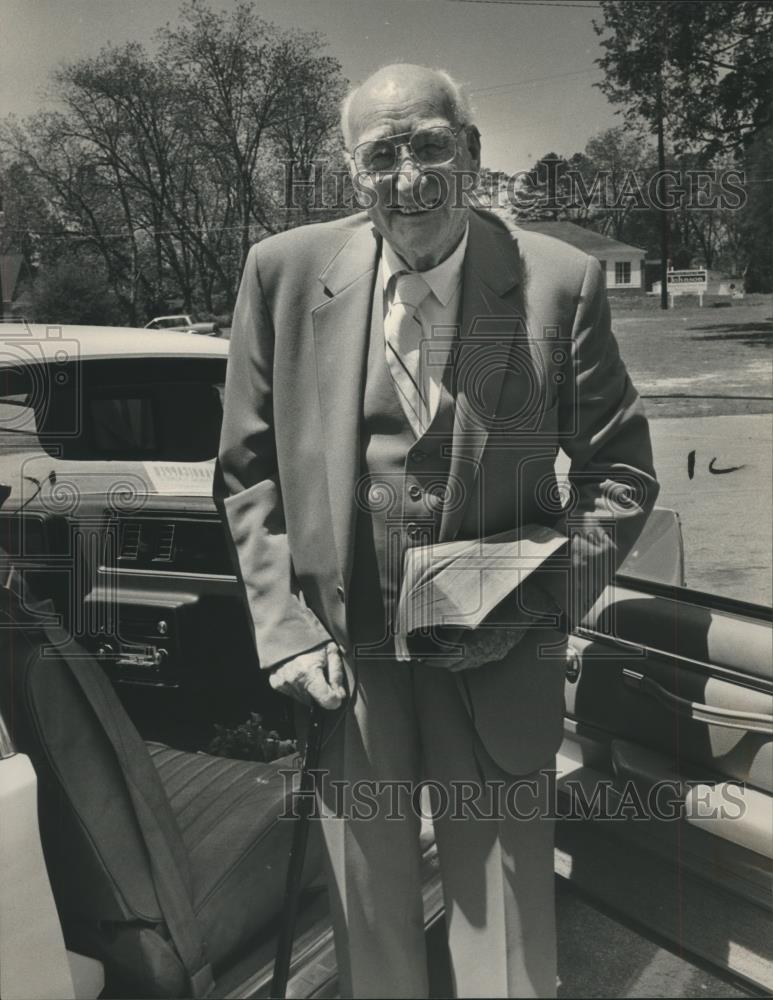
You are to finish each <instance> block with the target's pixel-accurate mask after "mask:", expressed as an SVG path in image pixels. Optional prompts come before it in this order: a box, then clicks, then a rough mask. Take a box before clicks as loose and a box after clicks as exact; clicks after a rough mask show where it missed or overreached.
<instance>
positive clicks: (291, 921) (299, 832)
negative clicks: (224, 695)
mask: <svg viewBox="0 0 773 1000" xmlns="http://www.w3.org/2000/svg"><path fill="white" fill-rule="evenodd" d="M324 711H325V710H324V709H323V708H322V707H321V705H318V704H317V702H316V701H315V702H312V706H311V716H310V718H309V732H308V736H307V738H306V749H305V752H304V754H303V764H302V766H301V781H300V786H299V789H298V792H299V797H298V818H297V820H296V821H295V828H294V829H293V840H292V845H291V846H290V858H289V861H288V863H287V880H286V882H285V898H284V905H283V907H282V923H281V925H280V927H279V939H278V941H277V946H276V958H275V959H274V974H273V976H272V977H271V994H270V995H271V998H272V1000H284V996H285V994H286V992H287V980H288V977H289V973H290V958H291V957H292V951H293V937H294V935H295V920H296V917H297V915H298V898H299V896H300V894H301V879H302V877H303V863H304V861H305V859H306V844H307V843H308V839H309V822H310V818H311V812H312V810H313V808H314V787H315V779H314V772H315V771H316V770H317V768H318V766H319V755H320V751H321V749H322V719H323V717H324Z"/></svg>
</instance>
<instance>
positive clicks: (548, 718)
mask: <svg viewBox="0 0 773 1000" xmlns="http://www.w3.org/2000/svg"><path fill="white" fill-rule="evenodd" d="M379 251H380V247H379V240H378V239H377V238H376V235H375V233H374V231H373V228H372V226H371V224H370V221H369V220H368V218H367V216H365V215H364V214H359V215H356V216H353V217H351V218H348V219H345V220H340V221H335V222H330V223H324V224H320V225H312V226H307V227H302V228H299V229H295V230H291V231H289V232H286V233H282V234H280V235H277V236H273V237H271V238H269V239H266V240H264V241H262V242H261V243H259V244H257V245H255V246H254V247H253V248H252V250H251V251H250V254H249V257H248V259H247V263H246V267H245V271H244V275H243V278H242V285H241V289H240V292H239V296H238V301H237V304H236V308H235V312H234V317H233V326H232V331H231V352H230V357H229V361H228V375H227V381H226V394H225V413H224V420H223V430H222V438H221V446H220V453H219V459H218V466H217V470H216V477H215V498H216V500H217V501H218V502H219V503H220V504H221V508H222V509H223V510H224V515H225V519H226V521H227V524H228V527H229V529H230V535H231V539H232V541H233V545H234V549H235V558H236V560H237V564H238V570H239V573H240V575H241V578H242V581H243V584H244V588H245V595H246V598H247V602H248V605H249V609H250V614H251V617H252V621H253V623H254V628H255V638H256V644H257V649H258V654H259V657H260V661H261V664H262V666H263V667H265V668H270V667H272V666H274V665H276V664H277V663H279V662H280V661H282V660H285V659H287V658H289V657H292V656H293V655H295V654H298V653H300V652H303V651H305V650H308V649H310V648H312V647H314V646H316V645H318V644H319V643H320V642H322V641H324V640H325V639H327V638H328V637H330V636H332V637H333V639H334V640H335V641H336V642H337V643H338V644H339V645H340V646H341V647H342V649H343V650H344V651H345V655H348V653H350V652H351V650H350V640H349V635H348V631H347V623H346V597H347V595H346V592H347V587H348V583H349V579H350V576H351V568H352V557H353V541H354V525H355V483H356V481H357V476H358V461H359V460H358V456H359V454H360V447H359V444H360V442H359V431H360V416H361V406H362V395H363V386H364V379H365V361H366V352H367V341H368V333H369V326H370V316H371V302H372V295H373V292H374V287H375V285H376V281H377V277H378V267H377V264H378V260H379ZM455 364H456V374H457V395H456V410H455V417H454V432H453V442H452V450H451V473H450V479H451V480H453V485H454V491H453V492H454V496H455V498H457V499H455V500H454V502H453V503H450V504H448V505H446V507H445V508H444V512H443V517H442V522H441V528H440V538H439V540H440V541H445V540H448V539H452V538H455V537H469V538H474V537H482V536H485V535H491V534H495V533H497V532H500V531H503V530H505V529H507V528H512V527H515V526H517V525H519V524H524V523H527V522H529V521H541V522H543V523H548V524H556V525H557V526H559V527H560V528H561V529H562V530H565V531H566V533H567V535H568V536H569V537H570V543H569V546H568V553H566V554H565V555H564V556H560V557H558V558H553V559H552V560H551V561H550V562H549V563H548V564H547V565H546V566H545V567H544V568H542V569H540V570H539V571H537V573H535V574H534V575H533V584H532V588H531V593H532V595H536V594H537V593H538V594H539V597H540V598H544V595H545V594H549V595H550V598H551V602H552V604H553V606H555V607H556V608H560V609H562V610H563V611H564V612H565V613H566V616H565V618H564V619H563V621H564V622H567V623H568V624H569V626H570V627H571V626H572V625H574V624H577V623H578V622H579V621H580V620H581V619H582V617H583V616H584V614H585V613H586V611H587V610H588V609H589V607H590V606H591V605H592V604H593V603H594V602H595V600H596V598H597V597H598V596H599V594H600V593H601V591H602V590H603V588H604V587H605V586H606V584H607V583H608V582H610V580H611V578H612V575H613V574H614V571H615V569H616V568H617V566H619V564H620V563H621V562H622V560H623V558H624V557H625V555H626V554H627V553H628V551H629V550H630V549H631V547H632V546H633V544H634V542H635V541H636V538H637V537H638V535H639V533H640V531H641V529H642V527H643V524H644V522H645V520H646V517H647V515H648V513H649V511H650V510H651V508H652V506H653V505H654V502H655V498H656V496H657V492H658V484H657V481H656V479H655V472H654V468H653V463H652V450H651V445H650V437H649V430H648V425H647V421H646V418H645V416H644V411H643V406H642V403H641V401H640V399H639V397H638V395H637V393H636V390H635V389H634V387H633V385H632V383H631V381H630V379H629V377H628V373H627V371H626V369H625V365H624V364H623V361H622V359H621V358H620V354H619V351H618V347H617V343H616V341H615V338H614V336H613V334H612V332H611V328H610V317H609V307H608V304H607V298H606V292H605V289H604V283H603V276H602V272H601V268H600V265H599V263H598V261H596V260H595V258H592V257H590V256H588V255H586V254H584V253H582V252H580V251H579V250H576V249H574V248H572V247H570V246H568V245H566V244H564V243H561V242H559V241H557V240H554V239H552V238H550V237H546V236H543V235H540V234H536V233H530V232H525V231H519V230H517V229H514V230H512V231H510V230H508V229H507V227H506V226H505V225H504V224H503V223H502V222H501V221H500V220H499V219H497V218H495V217H494V216H492V215H491V214H489V213H486V212H477V211H476V212H472V213H471V218H470V235H469V243H468V248H467V253H466V256H465V262H464V274H463V284H462V322H461V330H460V333H459V341H458V346H457V353H456V360H455ZM559 446H560V447H561V448H563V450H564V451H565V452H566V453H567V454H568V456H569V457H570V459H571V469H570V477H569V478H570V491H569V492H570V494H571V495H570V496H569V500H570V506H569V508H568V509H564V510H562V501H564V500H566V499H567V497H566V496H565V495H564V494H563V493H562V492H561V491H560V490H559V489H558V487H557V484H556V479H555V475H554V471H553V463H554V459H555V456H556V454H557V450H558V447H559ZM524 600H525V601H526V603H527V605H528V604H529V597H528V593H527V592H526V591H525V592H524ZM537 603H539V600H538V601H537ZM543 609H544V605H543ZM565 643H566V632H565V629H564V627H562V626H561V624H560V623H559V619H558V618H556V620H555V624H554V626H553V627H551V626H548V627H546V628H539V629H532V630H530V631H529V633H528V634H527V636H526V637H525V638H524V639H523V640H522V641H521V643H519V645H517V646H516V647H515V648H514V649H513V650H512V652H511V654H510V655H509V656H508V657H507V658H506V659H505V660H503V661H500V662H498V663H493V664H487V665H485V666H483V667H480V668H478V669H475V670H471V671H468V672H466V673H464V674H463V675H462V676H463V683H464V687H465V690H466V694H467V697H468V706H469V708H470V711H471V713H472V714H473V717H474V720H475V724H476V728H477V731H478V733H479V735H480V737H481V739H482V741H483V743H484V744H485V746H486V748H487V749H488V751H489V752H490V753H491V755H492V756H493V757H494V759H495V760H496V761H497V763H499V764H500V766H502V767H504V768H505V769H506V770H508V771H510V772H512V773H526V772H527V771H530V770H532V769H534V768H536V767H538V766H539V765H540V764H542V763H544V762H545V761H546V760H547V759H548V758H549V757H550V755H551V754H552V753H553V752H554V751H555V749H556V748H557V746H558V744H559V743H560V739H561V731H562V718H563V678H564V665H565V664H564V653H565ZM424 669H433V668H431V667H426V668H424Z"/></svg>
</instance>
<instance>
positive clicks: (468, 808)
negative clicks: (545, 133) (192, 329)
mask: <svg viewBox="0 0 773 1000" xmlns="http://www.w3.org/2000/svg"><path fill="white" fill-rule="evenodd" d="M342 128H343V134H344V137H345V140H346V146H347V152H348V155H349V162H350V165H351V171H352V176H353V177H354V179H355V182H356V185H355V186H356V188H357V190H358V192H359V196H360V199H361V202H362V204H363V205H364V206H365V207H366V210H367V211H366V213H361V214H359V215H355V216H353V217H351V218H348V219H345V220H343V221H334V222H330V223H326V224H322V225H315V226H308V227H304V228H300V229H296V230H294V231H291V232H286V233H282V234H280V235H278V236H274V237H271V238H270V239H267V240H264V241H263V242H261V243H260V244H258V245H257V246H255V247H253V248H252V251H251V252H250V255H249V257H248V260H247V264H246V268H245V272H244V277H243V280H242V286H241V290H240V293H239V298H238V302H237V305H236V310H235V313H234V320H233V328H232V340H231V355H230V359H229V365H228V378H227V384H226V396H225V414H224V422H223V432H222V441H221V449H220V456H219V467H218V473H217V486H216V496H217V497H218V498H219V499H220V500H221V501H223V507H224V510H225V515H226V518H227V522H228V525H229V527H230V533H231V537H232V539H233V542H234V547H235V552H236V556H237V559H238V566H239V571H240V574H241V578H242V580H243V584H244V588H245V594H246V597H247V602H248V604H249V608H250V612H251V616H252V620H253V622H254V629H255V637H256V643H257V649H258V653H259V656H260V661H261V665H262V667H263V668H264V669H266V670H270V671H271V684H272V686H273V687H274V688H276V689H277V690H279V691H282V692H285V693H287V694H289V695H291V696H293V697H294V698H296V699H298V700H299V701H301V702H306V703H309V702H310V701H311V700H312V699H315V700H316V701H317V702H319V703H320V704H321V705H322V706H324V708H326V709H329V710H330V712H329V715H327V716H326V720H327V722H328V723H329V725H327V735H326V740H325V744H324V748H323V761H322V767H323V768H324V770H325V778H326V779H328V780H326V781H323V782H322V789H321V793H320V794H321V800H322V803H323V810H322V812H323V819H322V827H323V834H324V838H325V843H326V847H327V853H328V861H329V888H330V896H331V907H332V913H333V920H334V926H335V935H336V949H337V956H338V964H339V973H340V981H341V988H342V990H343V992H344V993H345V994H346V995H354V996H359V997H364V996H426V995H427V990H428V986H427V966H426V955H425V949H424V937H423V913H422V897H421V882H420V847H419V817H418V815H417V810H416V808H415V806H416V799H417V796H416V795H415V794H414V791H415V788H416V786H417V784H418V783H420V782H421V781H422V780H425V779H430V780H431V781H432V782H433V783H434V788H435V791H436V792H443V793H447V794H438V795H436V806H438V809H437V812H436V816H435V824H434V825H435V836H436V841H437V848H438V855H439V859H440V867H441V874H442V879H443V890H444V896H445V903H446V921H447V928H448V936H449V946H450V955H451V965H452V972H453V978H454V984H455V990H456V993H457V995H459V996H551V995H554V993H555V982H556V964H555V919H554V902H553V827H552V821H551V819H550V817H549V808H548V806H549V804H548V803H547V802H546V799H545V795H544V794H543V785H542V784H541V783H537V782H535V781H533V780H532V779H534V777H535V775H536V774H537V772H539V771H540V770H542V771H545V770H546V769H549V768H550V767H551V765H552V764H553V761H554V755H555V751H556V749H557V747H558V745H559V743H560V740H561V733H562V726H563V682H564V671H565V653H566V642H567V633H568V630H569V629H570V628H571V627H572V625H573V624H576V623H577V622H578V621H579V620H580V619H581V618H582V617H583V615H584V614H585V612H586V611H587V609H588V608H589V607H590V605H591V604H592V603H593V602H594V601H595V600H596V598H597V597H598V596H599V594H600V593H601V591H602V590H603V588H604V586H605V584H606V583H607V582H608V581H609V580H610V578H611V575H612V574H613V573H614V570H615V568H616V566H617V565H619V563H620V561H621V560H622V559H623V558H624V556H625V554H626V553H627V552H628V550H629V549H630V548H631V546H632V545H633V543H634V541H635V539H636V537H637V536H638V534H639V532H640V530H641V528H642V526H643V523H644V521H645V519H646V516H647V514H648V512H649V510H650V509H651V507H652V505H653V503H654V500H655V496H656V494H657V483H656V480H655V474H654V470H653V466H652V455H651V447H650V439H649V433H648V427H647V422H646V419H645V416H644V413H643V409H642V405H641V402H640V400H639V398H638V396H637V394H636V391H635V389H634V387H633V386H632V384H631V382H630V379H629V378H628V374H627V372H626V369H625V367H624V364H623V362H622V360H621V358H620V355H619V352H618V348H617V345H616V342H615V339H614V337H613V335H612V333H611V330H610V321H609V309H608V305H607V301H606V295H605V291H604V281H603V275H602V273H601V269H600V267H599V264H598V262H597V261H596V260H594V259H593V258H591V257H588V256H586V255H585V254H583V253H581V252H579V251H577V250H575V249H573V248H571V247H568V246H566V245H565V244H563V243H559V242H557V241H555V240H552V239H550V238H547V237H544V236H540V235H536V234H531V233H527V232H519V231H518V230H514V231H509V230H508V229H507V227H505V226H504V225H503V224H502V223H501V222H500V221H499V220H497V219H496V218H495V217H494V216H493V215H491V214H489V213H487V212H484V211H480V210H478V209H477V208H474V207H472V206H471V205H469V204H467V202H468V201H469V199H468V198H465V197H464V195H465V192H469V190H470V188H471V185H472V182H474V178H475V176H476V174H477V171H478V169H479V166H480V136H479V132H478V129H477V128H476V127H475V125H474V124H473V122H472V120H471V117H470V112H469V108H468V106H467V103H466V101H465V100H464V98H463V95H462V94H461V93H460V90H459V88H458V86H457V85H456V84H455V83H454V81H453V80H452V79H451V78H450V77H449V76H448V75H447V74H445V73H443V72H439V71H434V70H429V69H426V68H423V67H420V66H411V65H396V66H388V67H386V68H384V69H381V70H379V71H378V72H377V73H375V74H374V75H373V76H371V77H370V78H369V79H368V80H366V81H365V82H364V83H363V84H362V85H361V86H360V87H359V88H357V89H356V90H355V91H354V92H353V93H352V94H350V95H349V97H348V98H347V100H346V101H345V104H344V107H343V115H342ZM559 445H560V446H561V447H562V448H563V449H564V451H565V452H566V453H567V454H568V455H569V457H570V459H571V470H570V486H571V489H570V491H569V495H568V496H567V497H566V498H565V499H566V501H567V502H566V503H565V504H564V505H563V506H562V503H561V498H560V496H559V493H560V491H557V489H556V480H555V476H554V471H553V470H554V460H555V457H556V454H557V450H558V447H559ZM535 523H536V524H544V525H550V526H552V527H554V528H555V527H557V528H558V529H559V530H560V531H561V532H562V533H564V534H565V535H566V536H567V542H566V543H565V544H564V548H563V550H561V551H559V552H558V553H557V554H556V555H555V556H554V557H552V558H551V559H549V560H547V562H545V564H544V565H543V566H541V567H540V568H539V569H538V570H537V571H535V572H534V573H532V575H531V576H530V577H529V578H528V580H526V582H525V583H524V584H523V585H522V586H521V587H520V588H519V589H518V590H516V591H515V592H514V594H513V595H511V597H510V598H509V599H507V600H506V601H504V602H503V603H502V605H501V606H499V607H497V608H496V609H495V612H496V618H495V619H494V618H491V619H487V620H486V622H485V625H486V626H491V625H492V623H495V624H496V626H497V627H495V628H491V627H488V628H487V627H484V628H479V629H477V630H474V631H471V632H469V634H467V638H466V640H465V641H464V642H463V643H462V644H461V650H460V646H459V643H458V642H454V641H451V640H457V639H458V638H459V633H454V632H450V631H446V632H443V631H442V630H438V631H437V633H436V634H435V635H434V637H433V638H432V641H427V640H426V639H424V640H422V639H421V638H419V639H417V640H416V641H415V642H413V644H412V645H411V646H410V650H411V654H412V655H411V659H410V660H408V661H405V660H402V659H401V660H398V659H397V658H396V656H395V646H394V641H393V633H394V628H393V626H394V621H393V614H394V608H395V602H396V598H397V595H398V593H399V587H400V580H401V567H402V559H403V554H404V552H405V550H406V549H407V548H408V547H412V546H415V545H424V544H427V543H431V542H443V541H449V540H452V539H455V538H456V539H476V538H485V537H487V536H490V535H493V534H497V533H499V532H502V531H504V530H506V529H512V528H518V527H519V526H522V525H526V524H535ZM492 636H495V637H496V639H497V642H496V643H493V644H492V642H491V637H492ZM523 779H528V780H529V782H530V783H523ZM519 781H520V782H521V790H522V791H525V792H527V793H528V794H527V795H526V796H525V797H521V798H518V797H517V796H515V795H513V796H510V797H507V798H506V799H505V801H506V802H507V803H508V808H505V809H501V808H495V802H494V799H495V794H494V793H495V790H496V789H497V788H499V789H501V788H502V787H507V788H511V787H513V785H514V783H517V782H519ZM336 782H338V784H336ZM364 783H365V784H364ZM342 789H344V792H343V793H342V791H341V790H342ZM470 789H473V790H474V789H477V790H478V792H479V794H477V795H472V796H471V793H470ZM460 790H462V791H461V793H460ZM366 792H367V794H366ZM460 794H461V798H462V799H464V801H460ZM529 795H530V796H531V799H529ZM465 796H466V798H465ZM471 799H474V801H471ZM516 801H517V802H518V803H519V807H518V808H513V805H514V804H515V803H516ZM440 806H442V808H440Z"/></svg>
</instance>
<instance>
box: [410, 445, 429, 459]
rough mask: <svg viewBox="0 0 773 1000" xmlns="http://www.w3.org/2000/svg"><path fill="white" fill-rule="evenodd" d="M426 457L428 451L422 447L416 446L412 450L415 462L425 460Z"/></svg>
mask: <svg viewBox="0 0 773 1000" xmlns="http://www.w3.org/2000/svg"><path fill="white" fill-rule="evenodd" d="M426 457H427V453H426V451H422V450H421V448H414V449H413V451H412V452H411V458H412V459H413V461H414V462H423V461H424V459H425V458H426Z"/></svg>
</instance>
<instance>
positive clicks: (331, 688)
mask: <svg viewBox="0 0 773 1000" xmlns="http://www.w3.org/2000/svg"><path fill="white" fill-rule="evenodd" d="M268 681H269V684H270V685H271V687H272V688H273V689H274V690H275V691H280V692H281V693H282V694H286V695H289V696H290V697H291V698H295V699H296V700H297V701H300V702H303V704H304V705H310V704H311V703H312V701H316V702H317V703H318V704H319V705H321V706H322V708H327V709H329V710H330V711H332V710H333V709H335V708H338V707H339V706H340V705H341V704H343V702H344V700H345V698H346V688H345V686H344V665H343V661H342V660H341V654H340V653H339V651H338V646H336V644H335V643H334V642H328V643H326V644H325V645H324V646H320V647H319V648H317V649H310V650H309V651H308V652H307V653H301V654H300V656H296V657H294V658H293V659H292V660H288V661H287V662H286V663H282V664H281V665H280V666H278V667H276V668H275V669H274V670H272V672H271V674H270V675H269V678H268Z"/></svg>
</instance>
